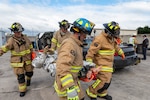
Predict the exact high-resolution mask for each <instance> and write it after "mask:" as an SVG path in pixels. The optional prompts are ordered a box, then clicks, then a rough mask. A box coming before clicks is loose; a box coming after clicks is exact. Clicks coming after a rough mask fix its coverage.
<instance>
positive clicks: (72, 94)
mask: <svg viewBox="0 0 150 100" xmlns="http://www.w3.org/2000/svg"><path fill="white" fill-rule="evenodd" d="M67 100H79V97H78V93H77V90H76V88H75V86H72V87H70V88H67Z"/></svg>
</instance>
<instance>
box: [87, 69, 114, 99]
mask: <svg viewBox="0 0 150 100" xmlns="http://www.w3.org/2000/svg"><path fill="white" fill-rule="evenodd" d="M111 78H112V73H111V72H99V73H98V74H97V80H96V81H95V82H94V83H93V84H92V85H91V86H89V88H88V89H87V90H86V92H87V95H88V96H90V97H92V98H97V96H100V97H103V96H106V95H107V89H108V87H109V85H110V83H111Z"/></svg>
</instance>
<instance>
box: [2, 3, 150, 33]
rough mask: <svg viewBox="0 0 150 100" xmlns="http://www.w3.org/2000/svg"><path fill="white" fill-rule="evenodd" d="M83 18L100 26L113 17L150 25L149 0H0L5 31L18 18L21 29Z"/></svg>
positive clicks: (131, 25)
mask: <svg viewBox="0 0 150 100" xmlns="http://www.w3.org/2000/svg"><path fill="white" fill-rule="evenodd" d="M77 18H87V19H88V20H90V21H92V22H94V23H95V24H96V26H95V28H103V25H102V24H103V23H107V22H110V21H116V22H118V23H119V25H120V27H121V29H137V28H138V27H144V26H150V0H0V29H2V30H5V31H6V32H10V31H9V29H8V28H9V27H10V26H11V24H12V23H14V22H20V23H21V24H22V25H23V27H24V28H25V30H26V31H25V33H27V30H28V31H30V32H28V35H35V34H37V32H45V31H55V30H57V29H59V25H58V22H60V21H61V20H63V19H66V20H68V21H69V22H70V23H73V21H74V20H76V19H77Z"/></svg>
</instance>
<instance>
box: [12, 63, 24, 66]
mask: <svg viewBox="0 0 150 100" xmlns="http://www.w3.org/2000/svg"><path fill="white" fill-rule="evenodd" d="M10 65H11V66H12V67H23V65H24V63H11V64H10Z"/></svg>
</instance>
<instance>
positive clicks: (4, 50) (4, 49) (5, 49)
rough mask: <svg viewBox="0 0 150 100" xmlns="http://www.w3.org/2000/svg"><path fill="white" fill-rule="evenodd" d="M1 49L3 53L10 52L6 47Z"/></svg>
mask: <svg viewBox="0 0 150 100" xmlns="http://www.w3.org/2000/svg"><path fill="white" fill-rule="evenodd" d="M1 49H2V50H3V52H7V51H8V50H9V49H7V48H6V46H2V47H1Z"/></svg>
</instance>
